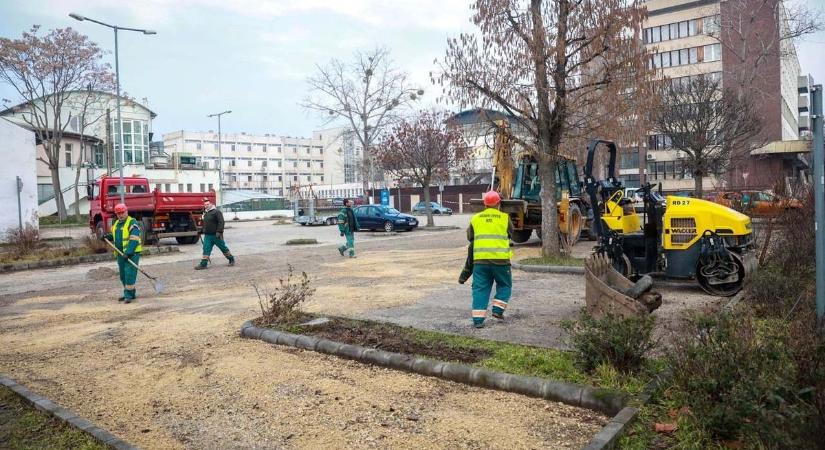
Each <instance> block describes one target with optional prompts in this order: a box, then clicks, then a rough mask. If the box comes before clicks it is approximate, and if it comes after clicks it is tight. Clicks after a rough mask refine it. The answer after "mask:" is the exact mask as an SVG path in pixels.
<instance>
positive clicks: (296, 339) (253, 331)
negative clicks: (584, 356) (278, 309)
mask: <svg viewBox="0 0 825 450" xmlns="http://www.w3.org/2000/svg"><path fill="white" fill-rule="evenodd" d="M241 336H242V337H246V338H250V339H260V340H263V341H266V342H269V343H270V344H276V345H289V346H292V347H297V348H300V349H304V350H312V351H316V352H319V353H326V354H329V355H334V356H338V357H341V358H347V359H354V360H356V361H360V362H363V363H367V364H374V365H377V366H382V367H389V368H391V369H396V370H403V371H405V372H412V373H417V374H419V375H425V376H429V377H437V378H443V379H446V380H450V381H455V382H457V383H464V384H469V385H473V386H480V387H484V388H488V389H495V390H499V391H505V392H514V393H517V394H523V395H527V396H530V397H538V398H543V399H546V400H552V401H557V402H562V403H565V404H568V405H572V406H577V407H582V408H587V409H591V410H594V411H598V412H601V413H604V414H609V415H613V414H616V413H617V412H619V411H620V410H621V409H622V408H623V407H624V405H625V403H626V400H627V396H625V395H622V394H620V393H617V392H615V391H610V390H606V389H598V388H594V387H590V386H581V385H578V384H573V383H565V382H562V381H553V380H547V379H544V378H538V377H526V376H521V375H512V374H509V373H502V372H494V371H491V370H487V369H482V368H478V367H471V366H467V365H464V364H454V363H448V362H444V361H436V360H430V359H425V358H419V357H415V356H411V355H406V354H403V353H393V352H386V351H383V350H378V349H374V348H368V347H362V346H359V345H350V344H344V343H341V342H335V341H330V340H327V339H321V338H317V337H314V336H306V335H300V334H291V333H285V332H282V331H277V330H273V329H269V328H259V327H256V326H255V325H253V324H252V321H247V322H245V323H244V324H243V326H242V327H241Z"/></svg>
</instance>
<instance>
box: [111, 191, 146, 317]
mask: <svg viewBox="0 0 825 450" xmlns="http://www.w3.org/2000/svg"><path fill="white" fill-rule="evenodd" d="M115 214H116V215H117V220H116V221H115V223H113V224H112V231H111V233H109V234H107V235H106V236H105V237H106V239H108V240H109V241H110V242H112V243H114V244H115V247H116V248H117V249H118V250H120V251H121V252H123V254H120V253H118V252H115V255H116V256H117V269H118V273H119V274H120V283H121V284H123V295H122V296H120V297H118V299H117V300H118V301H119V302H124V303H132V300H134V299H135V297H136V295H135V282H136V281H137V272H138V271H137V268H136V267H135V266H133V265H131V264H129V261H127V259H128V260H131V261H132V262H133V263H135V265H137V264H138V262H139V261H140V252H141V251H143V247H142V246H141V245H140V225H138V221H137V220H136V219H135V218H134V217H132V216H130V215H129V211H128V209H127V208H126V205H124V204H123V203H118V204H117V205H115Z"/></svg>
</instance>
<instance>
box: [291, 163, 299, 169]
mask: <svg viewBox="0 0 825 450" xmlns="http://www.w3.org/2000/svg"><path fill="white" fill-rule="evenodd" d="M292 168H293V169H297V168H298V161H292Z"/></svg>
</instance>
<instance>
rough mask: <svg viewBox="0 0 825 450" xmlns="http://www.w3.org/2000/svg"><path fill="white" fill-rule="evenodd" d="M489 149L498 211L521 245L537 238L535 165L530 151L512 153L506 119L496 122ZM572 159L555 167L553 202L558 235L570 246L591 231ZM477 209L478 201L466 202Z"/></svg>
mask: <svg viewBox="0 0 825 450" xmlns="http://www.w3.org/2000/svg"><path fill="white" fill-rule="evenodd" d="M495 124H496V130H497V131H496V134H495V140H494V147H493V160H492V165H493V177H492V179H493V186H492V188H493V189H494V190H496V191H497V192H498V193H499V194H500V195H501V198H502V201H501V210H502V211H504V212H506V213H508V214H509V215H510V219H511V221H512V222H513V228H514V233H513V236H512V239H513V242H515V243H518V244H520V243H524V242H527V241H528V240H529V239H530V235H531V234H532V233H533V230H535V231H536V235H537V236H538V237H539V239H541V237H542V236H541V195H540V194H541V184H540V183H539V164H538V161H537V159H536V158H535V156H534V155H533V154H532V153H531V152H530V151H524V152H522V153H520V154H517V155H514V154H513V147H514V145H513V139H512V137H511V135H510V128H509V124H508V122H507V121H506V120H497V121H495ZM582 194H583V192H582V188H581V184H580V183H579V175H578V170H577V168H576V160H575V159H573V158H568V157H563V158H561V161H560V162H559V163H558V165H557V167H556V201H557V205H558V211H559V233H560V234H561V235H562V236H564V237H565V239H566V241H567V243H568V244H569V245H571V246H572V245H574V244H575V243H576V242H577V241H578V240H579V238H580V236H581V235H582V233H589V234H591V235H592V231H591V230H590V227H589V226H588V224H589V223H590V220H588V219H589V218H590V217H592V214H590V207H589V205H588V204H587V203H586V202H584V201H583V199H582ZM470 203H471V205H474V206H476V207H478V206H480V205H481V204H482V203H481V199H472V200H470Z"/></svg>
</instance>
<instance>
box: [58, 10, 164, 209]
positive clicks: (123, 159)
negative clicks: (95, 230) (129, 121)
mask: <svg viewBox="0 0 825 450" xmlns="http://www.w3.org/2000/svg"><path fill="white" fill-rule="evenodd" d="M69 17H71V18H72V19H75V20H78V21H80V22H83V21H84V20H88V21H89V22H94V23H96V24H98V25H103V26H104V27H109V28H111V29H113V30H115V86H116V90H117V92H116V94H117V97H116V98H115V100H116V101H117V136H118V141H119V142H120V144H119V145H120V202H121V203H126V198H125V193H126V187H125V186H124V185H123V166H125V165H126V152H125V150H124V147H123V121H122V120H121V118H120V61H119V59H118V53H117V32H118V30H126V31H137V32H140V33H143V34H157V32H155V31H152V30H144V29H140V28H127V27H119V26H117V25H109V24H108V23H105V22H101V21H99V20H95V19H92V18H89V17H86V16H82V15H80V14H77V13H70V14H69Z"/></svg>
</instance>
